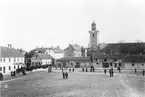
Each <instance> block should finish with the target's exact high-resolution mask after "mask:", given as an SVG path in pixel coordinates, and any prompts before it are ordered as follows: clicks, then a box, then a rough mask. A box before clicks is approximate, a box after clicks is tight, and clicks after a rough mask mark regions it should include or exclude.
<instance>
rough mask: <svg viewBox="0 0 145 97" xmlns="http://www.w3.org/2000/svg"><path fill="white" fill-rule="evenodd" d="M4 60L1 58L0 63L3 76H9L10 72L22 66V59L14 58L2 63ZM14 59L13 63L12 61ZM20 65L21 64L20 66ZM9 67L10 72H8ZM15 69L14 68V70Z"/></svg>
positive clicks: (6, 59)
mask: <svg viewBox="0 0 145 97" xmlns="http://www.w3.org/2000/svg"><path fill="white" fill-rule="evenodd" d="M3 59H4V58H2V61H1V62H0V67H2V73H3V74H4V75H5V74H10V72H11V71H15V70H16V69H18V67H19V68H21V67H22V66H24V65H23V64H24V57H16V58H10V61H9V58H5V62H4V61H3ZM14 59H15V61H14ZM20 63H22V64H20ZM3 67H5V73H4V70H3ZM9 67H10V70H9ZM14 67H15V68H14Z"/></svg>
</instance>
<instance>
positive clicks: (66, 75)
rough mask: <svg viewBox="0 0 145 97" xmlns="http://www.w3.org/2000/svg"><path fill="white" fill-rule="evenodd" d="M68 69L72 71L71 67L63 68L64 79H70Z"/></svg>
mask: <svg viewBox="0 0 145 97" xmlns="http://www.w3.org/2000/svg"><path fill="white" fill-rule="evenodd" d="M68 70H69V72H71V68H69V69H68V68H66V69H63V68H62V76H63V79H68ZM72 72H74V68H73V69H72Z"/></svg>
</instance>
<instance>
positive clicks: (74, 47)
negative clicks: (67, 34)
mask: <svg viewBox="0 0 145 97" xmlns="http://www.w3.org/2000/svg"><path fill="white" fill-rule="evenodd" d="M69 48H72V49H73V50H75V51H81V49H82V48H81V47H80V46H79V45H77V44H73V45H72V44H69V46H68V47H67V48H65V49H64V50H66V49H69Z"/></svg>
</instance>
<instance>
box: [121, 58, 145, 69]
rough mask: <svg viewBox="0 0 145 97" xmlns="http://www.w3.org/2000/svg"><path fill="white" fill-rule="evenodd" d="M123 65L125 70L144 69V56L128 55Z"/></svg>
mask: <svg viewBox="0 0 145 97" xmlns="http://www.w3.org/2000/svg"><path fill="white" fill-rule="evenodd" d="M124 64H125V68H126V69H135V68H136V69H145V55H128V56H126V57H125V60H124Z"/></svg>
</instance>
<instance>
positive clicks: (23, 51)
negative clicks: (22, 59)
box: [17, 49, 27, 55]
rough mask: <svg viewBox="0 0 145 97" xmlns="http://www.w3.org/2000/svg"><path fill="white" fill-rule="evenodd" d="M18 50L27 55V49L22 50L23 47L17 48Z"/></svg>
mask: <svg viewBox="0 0 145 97" xmlns="http://www.w3.org/2000/svg"><path fill="white" fill-rule="evenodd" d="M17 50H18V51H20V52H21V53H22V54H23V55H25V54H26V53H27V51H25V50H22V49H17Z"/></svg>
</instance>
